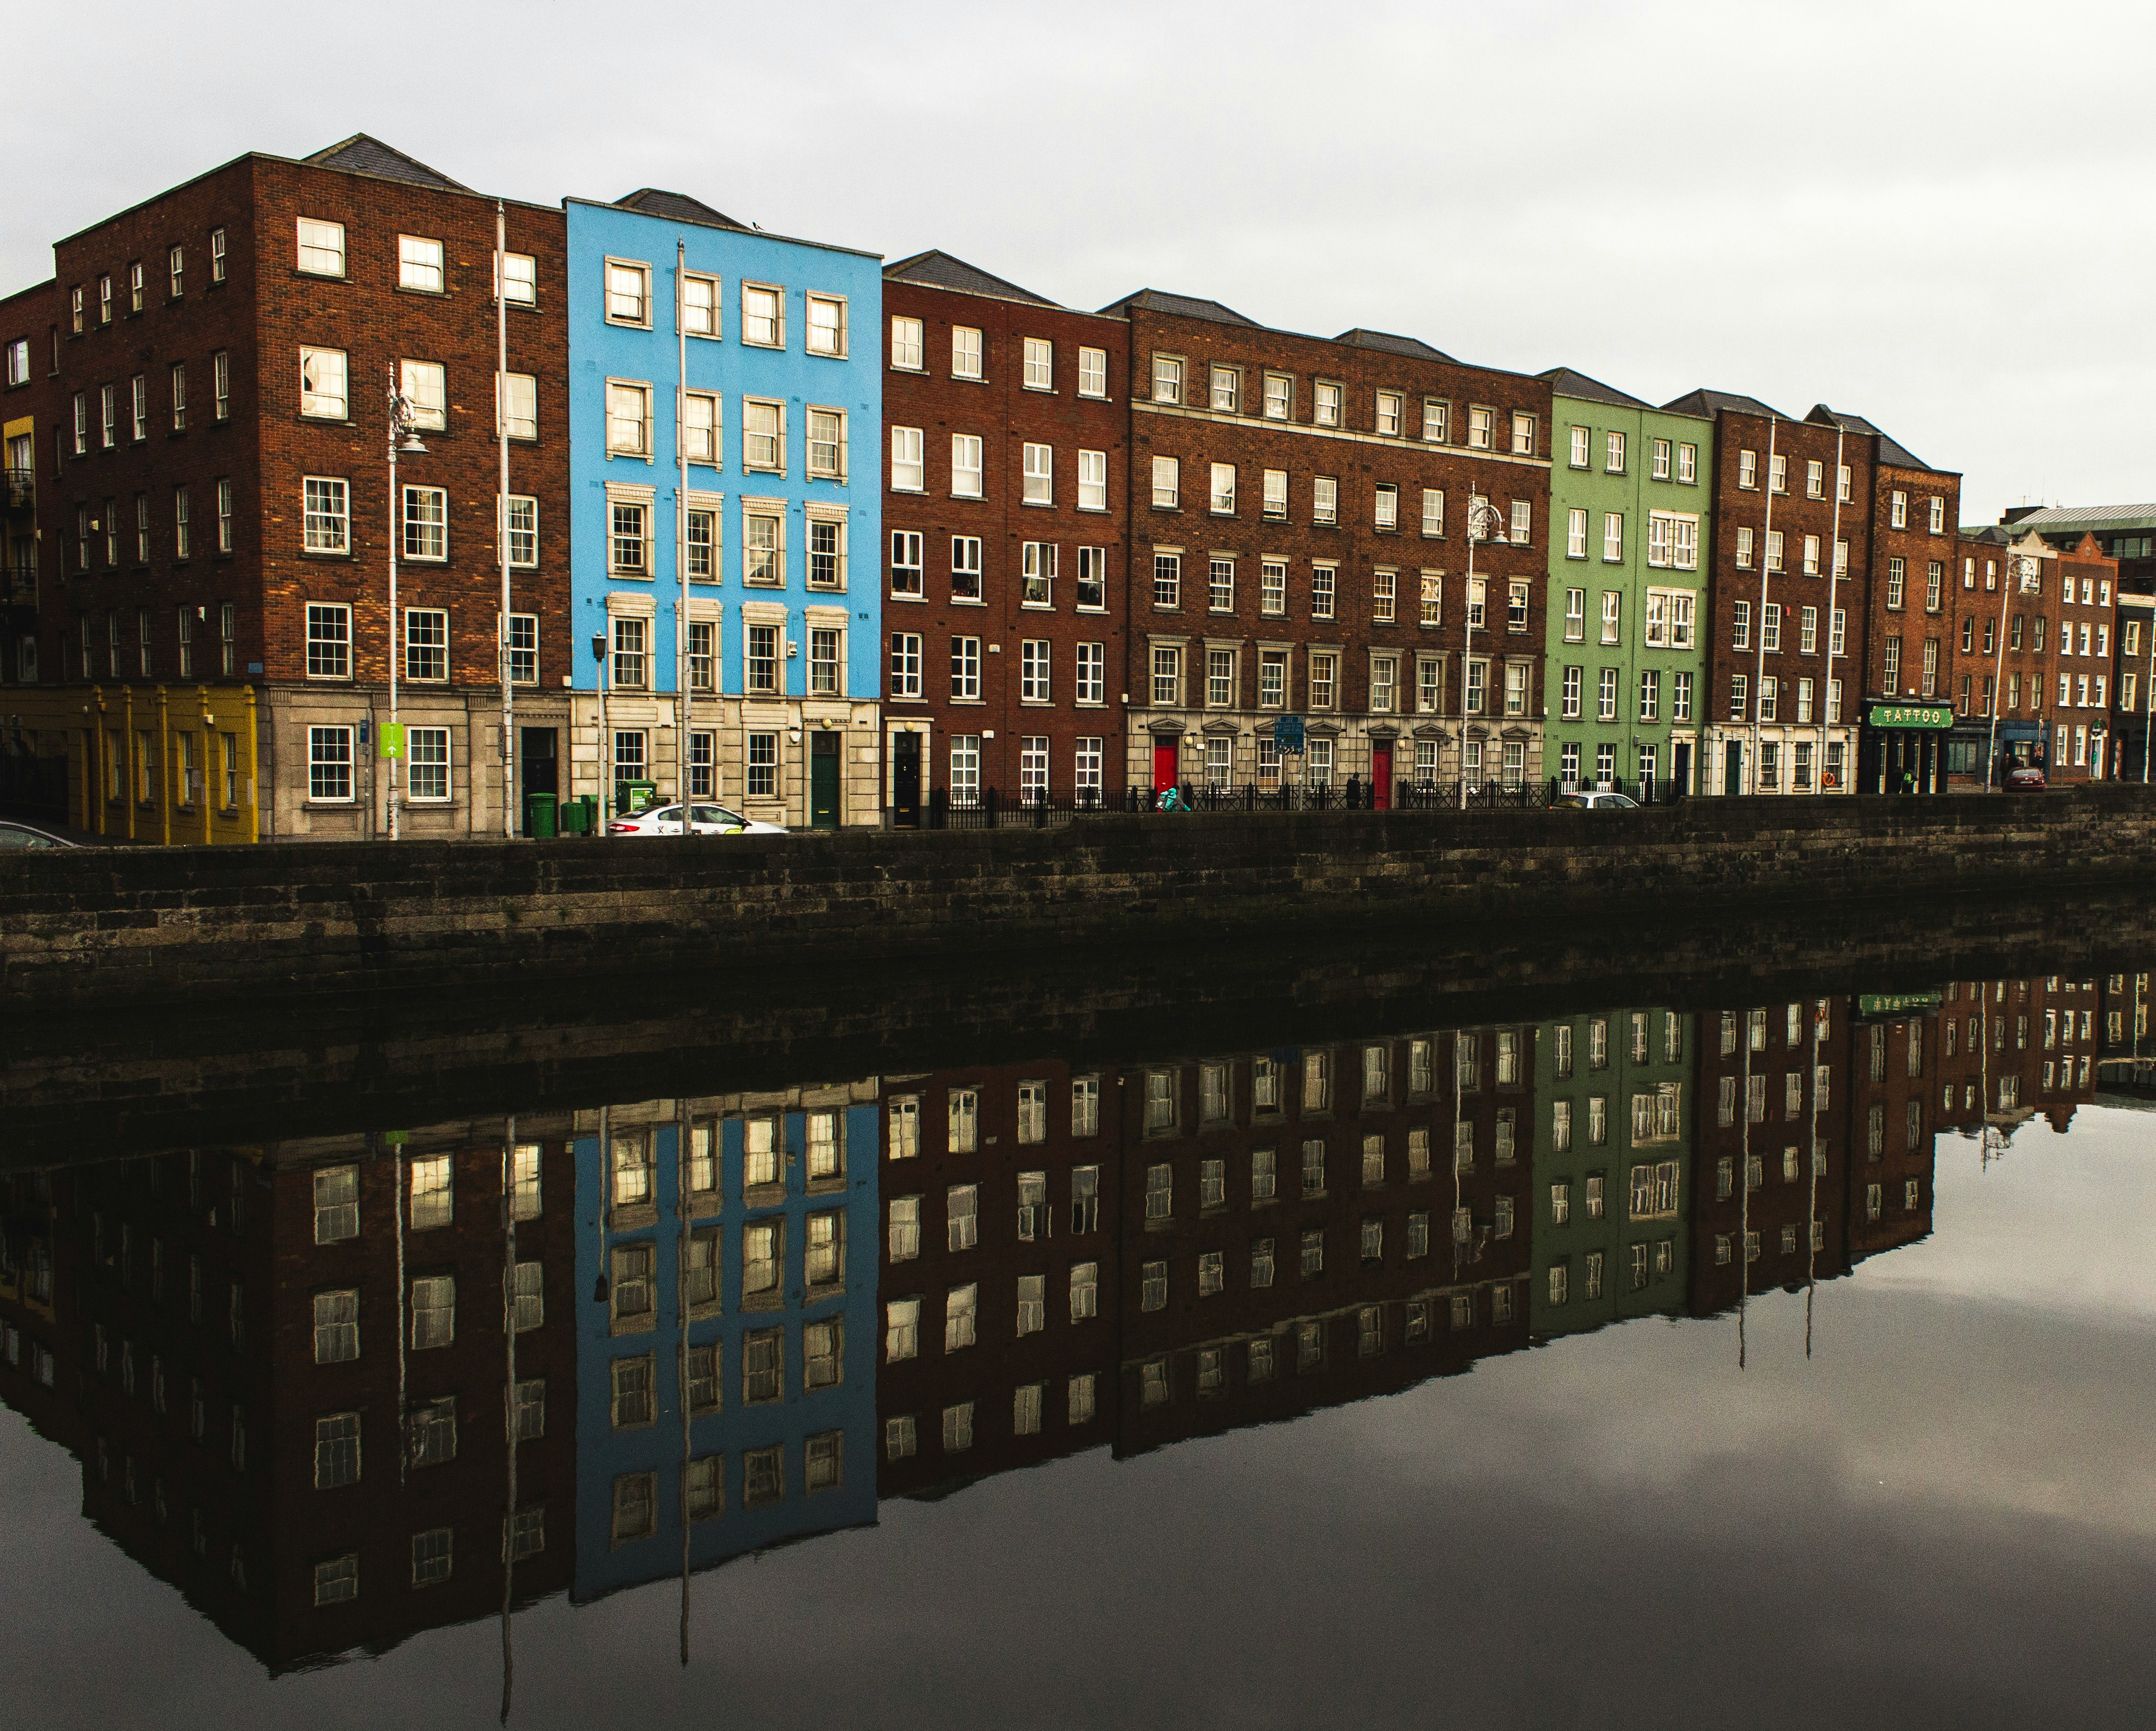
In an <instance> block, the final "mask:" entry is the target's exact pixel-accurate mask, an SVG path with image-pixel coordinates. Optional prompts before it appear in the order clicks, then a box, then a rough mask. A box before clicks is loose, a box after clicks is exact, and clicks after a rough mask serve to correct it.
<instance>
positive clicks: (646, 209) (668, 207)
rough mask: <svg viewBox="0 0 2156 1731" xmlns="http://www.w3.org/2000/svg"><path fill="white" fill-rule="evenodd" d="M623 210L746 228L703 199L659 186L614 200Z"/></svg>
mask: <svg viewBox="0 0 2156 1731" xmlns="http://www.w3.org/2000/svg"><path fill="white" fill-rule="evenodd" d="M614 203H615V204H616V205H617V206H618V207H620V208H621V209H623V210H636V211H642V212H643V213H644V215H646V216H648V217H665V218H670V220H672V221H674V222H676V223H712V224H715V225H716V226H717V227H719V228H748V227H749V226H750V225H749V224H748V223H737V222H736V221H735V220H734V219H733V218H731V217H730V216H728V215H727V214H726V213H725V212H724V211H717V210H713V209H712V208H711V206H710V205H708V204H706V203H705V202H704V201H703V200H702V199H701V198H691V197H690V196H689V195H688V194H687V193H686V192H665V191H663V190H661V189H660V187H639V188H638V189H637V190H636V191H635V192H629V193H627V194H624V196H623V197H619V198H617V199H615V200H614Z"/></svg>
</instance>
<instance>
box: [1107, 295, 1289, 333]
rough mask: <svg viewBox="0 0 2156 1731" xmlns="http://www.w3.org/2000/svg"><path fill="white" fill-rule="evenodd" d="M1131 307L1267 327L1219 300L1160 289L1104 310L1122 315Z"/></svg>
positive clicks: (1247, 326) (1126, 298)
mask: <svg viewBox="0 0 2156 1731" xmlns="http://www.w3.org/2000/svg"><path fill="white" fill-rule="evenodd" d="M1132 307H1136V308H1137V310H1139V311H1141V312H1148V313H1174V314H1176V315H1178V316H1180V317H1183V318H1185V319H1210V320H1213V322H1214V324H1216V325H1242V326H1243V327H1244V328H1245V329H1246V330H1264V329H1265V326H1264V325H1260V323H1258V321H1257V320H1255V319H1246V318H1245V317H1244V316H1243V315H1241V314H1240V313H1239V312H1237V311H1236V310H1235V308H1233V307H1231V306H1223V305H1220V303H1219V301H1217V300H1199V298H1198V297H1196V296H1195V295H1191V294H1163V292H1162V291H1161V290H1160V289H1138V290H1137V291H1136V292H1135V293H1133V294H1126V295H1124V296H1123V297H1122V300H1111V301H1110V302H1109V303H1108V304H1107V305H1106V306H1104V307H1102V308H1101V311H1102V312H1104V313H1116V314H1122V313H1127V312H1128V311H1129V310H1131V309H1132Z"/></svg>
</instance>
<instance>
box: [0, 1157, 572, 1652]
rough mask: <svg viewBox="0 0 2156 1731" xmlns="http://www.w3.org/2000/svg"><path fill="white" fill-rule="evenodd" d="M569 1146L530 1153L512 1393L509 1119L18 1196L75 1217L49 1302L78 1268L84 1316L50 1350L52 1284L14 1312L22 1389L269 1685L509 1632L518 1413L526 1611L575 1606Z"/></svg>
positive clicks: (109, 1515) (23, 1404)
mask: <svg viewBox="0 0 2156 1731" xmlns="http://www.w3.org/2000/svg"><path fill="white" fill-rule="evenodd" d="M506 1133H507V1127H506V1125H505V1124H501V1123H500V1122H499V1121H497V1122H495V1124H490V1125H487V1124H480V1125H474V1124H459V1125H456V1126H454V1127H444V1129H439V1130H435V1131H426V1130H422V1131H415V1132H413V1134H412V1135H411V1137H410V1138H409V1139H408V1141H407V1142H406V1143H404V1144H403V1145H400V1146H398V1147H394V1148H391V1147H385V1146H382V1145H380V1144H379V1143H378V1142H377V1141H376V1140H375V1139H370V1138H366V1137H348V1138H338V1139H324V1140H317V1141H311V1142H308V1143H305V1144H289V1143H288V1144H281V1145H273V1146H271V1147H269V1148H268V1149H262V1150H237V1151H234V1150H215V1151H211V1150H204V1151H201V1152H198V1153H192V1154H170V1155H156V1156H151V1157H148V1158H143V1159H136V1160H121V1161H110V1162H105V1163H104V1164H101V1165H96V1166H91V1167H86V1168H82V1169H79V1170H65V1171H60V1172H56V1173H53V1174H51V1175H47V1176H44V1177H42V1178H39V1179H37V1180H26V1179H23V1178H18V1179H17V1180H14V1181H13V1182H14V1186H15V1190H16V1195H17V1197H18V1201H23V1202H28V1203H34V1202H35V1201H37V1200H38V1196H39V1195H43V1196H50V1198H51V1199H52V1200H51V1202H50V1204H49V1221H50V1224H49V1229H48V1237H47V1248H46V1249H45V1250H44V1252H42V1253H41V1254H40V1255H38V1256H36V1257H33V1258H31V1260H32V1262H33V1264H34V1265H35V1266H33V1268H32V1269H31V1270H30V1271H28V1272H29V1276H30V1278H29V1282H28V1286H29V1287H30V1288H33V1289H34V1288H35V1287H36V1286H37V1284H38V1278H39V1275H38V1272H37V1271H38V1268H43V1269H44V1270H46V1271H51V1272H56V1273H58V1276H59V1278H58V1281H57V1287H58V1289H59V1293H61V1294H64V1300H63V1302H64V1312H65V1314H64V1319H62V1325H61V1326H59V1327H58V1329H56V1330H54V1329H52V1328H51V1327H50V1325H49V1322H48V1321H46V1320H44V1316H45V1314H48V1313H49V1312H50V1310H51V1308H52V1307H51V1306H50V1304H49V1303H47V1304H45V1305H43V1306H39V1305H38V1304H37V1303H36V1299H35V1296H34V1290H32V1291H28V1292H24V1293H23V1294H22V1295H21V1296H20V1297H17V1296H15V1295H13V1294H10V1293H7V1292H6V1291H4V1290H0V1322H3V1323H4V1326H5V1328H6V1329H7V1330H8V1334H9V1335H10V1336H11V1337H12V1336H13V1335H15V1334H18V1332H21V1331H22V1322H18V1320H17V1319H15V1317H13V1315H10V1314H8V1313H9V1311H10V1308H11V1302H10V1301H11V1300H12V1303H13V1305H15V1306H19V1305H22V1304H23V1303H25V1302H26V1301H27V1302H28V1303H29V1304H30V1305H31V1306H32V1307H33V1308H32V1309H31V1310H30V1312H29V1313H28V1314H26V1315H25V1316H24V1317H23V1319H22V1321H26V1322H28V1324H29V1325H30V1326H29V1329H28V1334H29V1335H30V1336H31V1342H30V1344H28V1346H27V1347H26V1348H25V1349H21V1350H20V1351H19V1352H18V1354H16V1355H6V1354H0V1358H4V1359H6V1360H7V1362H6V1363H4V1364H0V1396H4V1397H5V1398H6V1399H7V1401H8V1403H9V1404H10V1405H11V1406H18V1407H20V1408H21V1409H22V1410H24V1411H29V1412H31V1413H33V1416H34V1415H36V1414H38V1411H39V1410H40V1405H41V1403H42V1405H43V1406H44V1407H45V1408H48V1409H53V1411H51V1412H50V1414H49V1416H48V1417H47V1419H46V1421H45V1422H46V1423H47V1425H48V1427H49V1430H50V1431H51V1432H52V1433H53V1434H54V1435H55V1436H56V1438H57V1440H59V1441H61V1442H64V1443H65V1444H66V1445H67V1446H68V1447H70V1448H71V1449H73V1450H74V1452H76V1453H77V1455H78V1456H79V1457H80V1460H81V1462H82V1466H83V1483H84V1506H85V1513H87V1514H89V1516H90V1518H92V1519H93V1520H94V1521H95V1522H96V1523H97V1524H98V1525H99V1526H100V1528H101V1529H103V1530H104V1531H105V1533H106V1534H108V1535H109V1536H110V1538H111V1539H113V1540H114V1542H115V1544H118V1545H119V1546H120V1547H121V1549H123V1550H125V1551H126V1552H127V1554H129V1555H131V1557H133V1558H134V1559H136V1560H137V1561H138V1562H140V1563H141V1565H143V1566H144V1567H145V1568H146V1569H148V1570H150V1571H151V1573H152V1574H154V1575H157V1576H158V1577H159V1578H160V1579H162V1580H168V1581H170V1582H172V1584H174V1585H176V1586H177V1587H178V1588H179V1590H181V1592H182V1594H183V1595H185V1596H186V1597H187V1600H188V1601H189V1602H190V1603H191V1604H193V1605H194V1606H196V1608H197V1609H198V1610H199V1611H202V1612H203V1615H205V1616H208V1618H209V1619H210V1620H211V1621H213V1622H214V1623H216V1624H217V1625H218V1627H219V1628H221V1629H223V1631H225V1632H226V1633H227V1634H228V1635H229V1636H231V1637H232V1638H233V1639H234V1640H235V1641H238V1642H239V1643H240V1644H241V1645H242V1646H246V1647H247V1648H248V1649H249V1651H250V1652H254V1655H255V1656H256V1657H258V1658H259V1659H260V1660H261V1661H262V1662H263V1663H264V1665H266V1666H268V1667H269V1668H270V1669H271V1670H272V1671H282V1670H285V1669H287V1668H290V1667H292V1666H294V1665H295V1664H300V1663H302V1662H306V1661H309V1660H318V1659H319V1658H321V1657H325V1656H327V1655H330V1654H335V1653H340V1652H347V1651H350V1650H352V1649H355V1648H364V1649H366V1650H368V1651H371V1652H380V1651H382V1650H384V1649H386V1648H387V1647H389V1646H393V1645H395V1644H396V1643H397V1642H398V1641H401V1640H402V1639H403V1638H404V1637H405V1636H407V1635H409V1634H411V1633H413V1632H414V1631H418V1630H420V1629H425V1628H432V1627H438V1626H442V1625H444V1624H447V1623H452V1622H458V1621H465V1620H466V1619H469V1618H472V1617H476V1616H483V1615H486V1614H488V1613H490V1612H492V1611H498V1610H499V1609H500V1605H501V1599H502V1590H503V1579H502V1569H503V1553H502V1538H503V1534H502V1527H503V1524H504V1522H505V1521H506V1519H507V1518H508V1511H509V1499H508V1479H507V1443H506V1431H505V1426H506V1414H508V1413H509V1412H511V1411H512V1410H513V1411H516V1412H517V1413H518V1414H520V1415H521V1421H520V1422H521V1429H520V1431H519V1433H518V1434H519V1436H520V1437H521V1439H522V1440H521V1441H520V1442H519V1443H518V1445H517V1457H518V1458H517V1482H516V1510H517V1512H518V1513H517V1516H516V1523H515V1529H514V1530H515V1533H516V1552H517V1559H516V1576H515V1582H514V1586H515V1590H516V1599H517V1601H518V1602H519V1603H524V1602H528V1601H529V1600H531V1599H533V1598H536V1597H539V1596H542V1595H545V1594H547V1593H551V1592H552V1591H555V1590H558V1589H559V1588H560V1587H562V1585H566V1583H567V1580H568V1578H569V1574H570V1570H571V1565H572V1553H573V1540H572V1510H573V1495H574V1488H575V1475H574V1468H575V1453H574V1451H575V1446H576V1426H575V1422H574V1420H575V1335H574V1330H573V1327H572V1321H573V1309H572V1306H573V1296H574V1295H573V1293H572V1285H573V1270H574V1259H573V1256H572V1242H571V1240H572V1231H573V1225H572V1214H573V1209H572V1201H573V1191H574V1176H573V1172H572V1157H571V1152H570V1146H569V1143H568V1141H567V1120H566V1119H524V1120H520V1121H519V1122H518V1124H517V1127H516V1133H515V1134H516V1142H517V1150H516V1164H515V1172H516V1184H515V1192H516V1210H515V1212H516V1216H517V1221H516V1262H517V1266H518V1268H519V1270H520V1273H519V1277H518V1278H517V1280H516V1283H515V1292H516V1299H515V1304H516V1322H517V1325H518V1332H517V1334H516V1369H515V1383H516V1393H515V1395H514V1396H512V1393H511V1386H510V1375H509V1366H508V1361H507V1355H506V1342H507V1332H506V1325H505V1324H506V1316H507V1312H506V1308H505V1305H504V1302H503V1298H502V1294H503V1292H504V1288H505V1283H506V1273H507V1270H506V1260H507V1257H506V1237H505V1232H504V1226H503V1209H502V1206H501V1195H502V1188H503V1168H504V1164H505V1160H504V1155H505V1149H504V1138H505V1136H506ZM33 1193H34V1194H33ZM400 1208H401V1209H402V1210H403V1211H404V1216H405V1217H404V1219H403V1221H401V1222H400V1221H399V1220H398V1213H399V1211H400ZM400 1225H401V1227H402V1230H401V1232H400ZM12 1236H13V1235H12V1234H11V1237H12ZM400 1257H401V1259H402V1266H403V1275H404V1278H405V1281H406V1283H407V1284H406V1286H405V1288H404V1289H403V1292H402V1293H400V1290H399V1281H398V1271H399V1261H400ZM47 1278H49V1275H48V1277H47ZM46 1290H47V1291H49V1292H50V1291H52V1290H53V1288H52V1287H51V1286H48V1287H47V1288H46ZM41 1351H42V1353H43V1354H44V1355H45V1356H41V1355H40V1353H41ZM17 1358H19V1360H20V1363H19V1366H18V1364H17V1362H16V1360H17ZM400 1404H401V1406H402V1408H403V1411H405V1413H406V1414H408V1425H407V1427H406V1431H405V1437H404V1439H403V1446H402V1447H400V1437H399V1424H398V1412H399V1409H400ZM400 1453H401V1454H402V1455H403V1459H402V1460H400V1458H399V1457H400Z"/></svg>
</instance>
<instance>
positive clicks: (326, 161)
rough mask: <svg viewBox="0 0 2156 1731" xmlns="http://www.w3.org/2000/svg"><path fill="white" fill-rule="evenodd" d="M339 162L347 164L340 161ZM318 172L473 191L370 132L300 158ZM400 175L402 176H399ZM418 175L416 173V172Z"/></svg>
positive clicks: (341, 140) (359, 134) (452, 190)
mask: <svg viewBox="0 0 2156 1731" xmlns="http://www.w3.org/2000/svg"><path fill="white" fill-rule="evenodd" d="M340 158H345V159H347V160H343V161H340V160H339V159H340ZM300 161H303V162H307V163H310V164H312V165H313V166H316V167H317V168H334V169H336V170H338V171H340V172H342V173H346V174H371V175H373V176H375V177H377V179H381V180H394V181H404V182H408V183H409V184H411V185H413V186H421V187H424V186H432V187H440V188H442V189H443V190H444V191H446V192H470V191H471V190H472V189H471V188H470V187H468V186H466V185H465V183H464V182H462V181H456V180H451V179H450V178H449V176H447V175H446V174H444V173H443V172H442V171H441V170H440V169H439V168H435V167H432V166H429V164H427V163H424V162H422V161H420V160H419V159H418V157H417V156H413V155H412V154H411V153H410V152H409V151H400V150H398V148H397V146H395V145H393V144H385V143H383V142H382V140H380V139H378V138H377V137H376V136H374V135H373V134H372V133H371V132H355V133H353V134H352V136H351V137H349V138H344V139H340V140H339V141H337V142H336V143H335V144H333V145H329V146H325V147H324V148H323V149H321V150H319V151H316V152H315V153H314V154H313V155H312V156H303V157H301V158H300ZM400 171H401V172H400ZM415 171H416V172H415Z"/></svg>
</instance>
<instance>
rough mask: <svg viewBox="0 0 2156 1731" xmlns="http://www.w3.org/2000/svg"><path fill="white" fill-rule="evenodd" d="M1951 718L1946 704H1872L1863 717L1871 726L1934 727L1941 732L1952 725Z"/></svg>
mask: <svg viewBox="0 0 2156 1731" xmlns="http://www.w3.org/2000/svg"><path fill="white" fill-rule="evenodd" d="M1953 719H1954V718H1953V709H1952V708H1951V707H1950V706H1949V705H1948V704H1872V706H1871V714H1869V715H1867V716H1866V718H1865V720H1866V722H1867V723H1868V724H1869V725H1871V726H1873V727H1935V728H1937V729H1938V730H1940V731H1941V732H1942V733H1943V732H1945V731H1946V730H1947V729H1948V728H1950V727H1952V726H1953Z"/></svg>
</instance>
